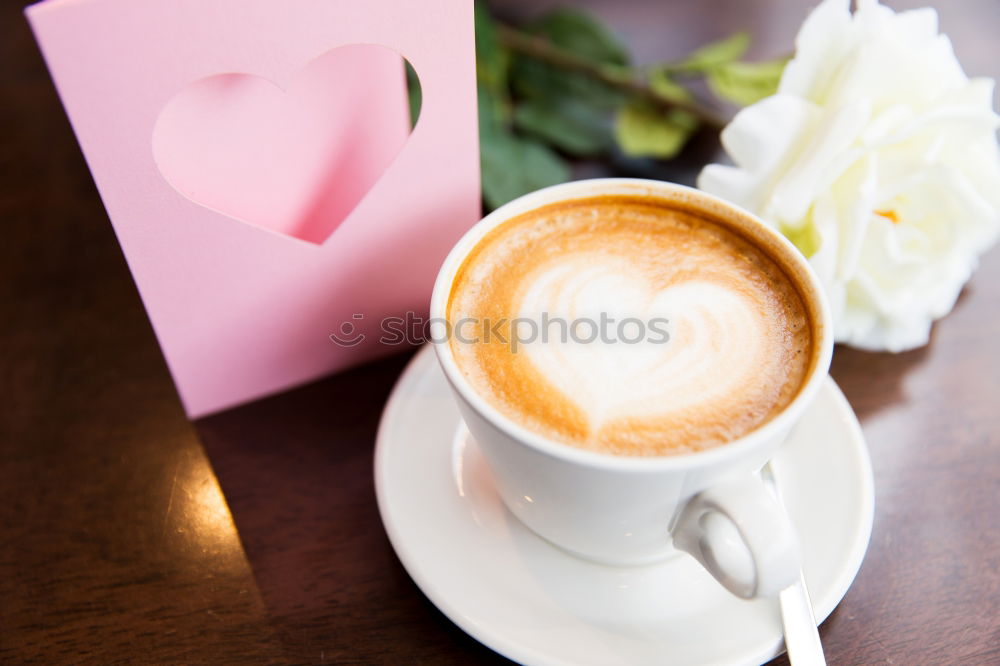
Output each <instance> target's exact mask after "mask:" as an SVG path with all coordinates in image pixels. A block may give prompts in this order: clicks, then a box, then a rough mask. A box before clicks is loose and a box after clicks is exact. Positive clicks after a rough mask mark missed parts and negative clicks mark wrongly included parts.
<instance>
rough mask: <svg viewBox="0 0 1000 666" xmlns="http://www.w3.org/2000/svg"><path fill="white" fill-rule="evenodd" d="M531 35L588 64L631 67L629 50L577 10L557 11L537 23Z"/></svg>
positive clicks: (561, 9) (600, 25) (533, 26)
mask: <svg viewBox="0 0 1000 666" xmlns="http://www.w3.org/2000/svg"><path fill="white" fill-rule="evenodd" d="M527 29H528V31H529V32H531V33H533V34H536V35H541V36H544V37H547V38H548V39H549V41H551V42H552V43H553V44H555V45H556V46H559V47H561V48H563V49H566V50H567V51H570V52H572V53H575V54H576V55H579V56H583V57H584V58H587V59H589V60H593V61H596V62H602V63H611V64H615V65H627V64H628V63H629V55H628V50H627V49H626V48H625V46H624V45H623V44H622V43H621V42H620V41H619V40H618V38H617V37H616V36H615V35H614V34H613V33H612V32H611V31H610V30H608V29H607V28H606V27H605V26H604V25H602V24H601V23H600V22H599V21H598V20H597V19H596V18H594V17H593V16H591V15H590V14H587V13H586V12H582V11H580V10H578V9H570V8H569V7H562V8H559V9H554V10H552V11H550V12H548V13H546V14H544V15H543V16H542V17H540V18H539V19H537V20H535V21H534V22H532V23H531V24H529V25H528V27H527Z"/></svg>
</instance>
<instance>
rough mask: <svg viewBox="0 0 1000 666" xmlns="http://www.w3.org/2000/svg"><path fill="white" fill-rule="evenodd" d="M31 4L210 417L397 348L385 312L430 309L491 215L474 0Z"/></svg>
mask: <svg viewBox="0 0 1000 666" xmlns="http://www.w3.org/2000/svg"><path fill="white" fill-rule="evenodd" d="M27 15H28V19H29V20H30V22H31V25H32V28H33V29H34V31H35V35H36V37H37V39H38V42H39V44H40V45H41V48H42V51H43V53H44V55H45V59H46V62H47V63H48V66H49V69H50V71H51V73H52V77H53V79H54V81H55V83H56V87H57V88H58V90H59V94H60V96H61V98H62V101H63V104H64V105H65V107H66V110H67V113H68V115H69V118H70V121H71V123H72V125H73V128H74V130H75V132H76V135H77V138H78V140H79V142H80V145H81V147H82V148H83V152H84V155H85V157H86V159H87V163H88V165H89V167H90V169H91V171H92V173H93V176H94V180H95V181H96V183H97V186H98V189H99V190H100V193H101V197H102V198H103V200H104V204H105V206H106V207H107V210H108V214H109V216H110V218H111V221H112V224H113V225H114V228H115V232H116V233H117V236H118V239H119V241H120V242H121V245H122V249H123V250H124V252H125V256H126V258H127V260H128V263H129V266H130V268H131V270H132V274H133V276H134V277H135V281H136V284H137V286H138V288H139V292H140V294H141V295H142V299H143V302H144V303H145V305H146V309H147V311H148V313H149V317H150V319H151V321H152V323H153V327H154V328H155V330H156V334H157V337H158V338H159V341H160V344H161V346H162V348H163V352H164V354H165V356H166V359H167V362H168V364H169V366H170V369H171V372H172V373H173V376H174V380H175V381H176V384H177V387H178V391H179V392H180V395H181V399H182V400H183V402H184V405H185V407H186V409H187V411H188V413H189V415H191V416H192V417H197V416H200V415H204V414H207V413H210V412H213V411H216V410H219V409H223V408H225V407H229V406H232V405H235V404H237V403H240V402H244V401H247V400H250V399H253V398H256V397H259V396H262V395H265V394H268V393H272V392H275V391H278V390H281V389H284V388H287V387H289V386H292V385H295V384H299V383H302V382H305V381H308V380H311V379H313V378H316V377H319V376H321V375H323V374H326V373H328V372H331V371H334V370H337V369H340V368H343V367H345V366H348V365H353V364H356V363H359V362H361V361H364V360H366V359H369V358H372V357H373V356H376V355H378V354H380V353H385V352H386V351H390V350H391V348H390V347H387V346H385V345H384V344H381V343H380V342H379V338H380V333H379V322H380V321H381V320H382V319H383V318H385V317H390V316H404V315H405V313H406V312H408V311H413V312H416V313H418V314H419V313H423V312H425V310H426V307H427V301H428V299H429V295H430V289H431V285H432V282H433V279H434V276H435V274H436V272H437V268H438V266H439V265H440V263H441V261H442V260H443V258H444V256H445V254H447V251H448V249H449V248H450V247H451V245H452V244H453V243H454V242H455V241H456V240H457V239H458V237H459V236H460V235H461V234H462V232H463V231H464V230H465V229H467V228H468V227H469V226H470V225H471V224H473V223H474V222H475V221H476V220H477V219H478V217H479V214H480V209H479V161H478V160H479V157H478V154H479V153H478V142H477V128H476V107H475V105H476V101H475V100H476V95H475V58H474V38H473V30H472V25H473V22H472V3H471V2H467V1H466V0H422V1H421V2H407V1H405V0H368V1H366V2H354V1H348V0H280V1H278V0H144V1H142V2H137V1H136V0H46V1H45V2H42V3H39V4H36V5H33V6H31V7H29V8H28V10H27ZM404 57H405V58H406V60H408V61H409V62H410V63H411V65H412V66H413V68H414V70H415V71H416V72H417V75H418V77H419V79H420V84H421V88H422V91H423V104H422V107H421V111H420V117H419V120H418V122H417V124H416V126H415V127H414V128H413V130H412V132H411V131H410V122H409V115H408V105H407V95H406V82H405V74H404V68H403V58H404ZM345 322H346V323H348V324H349V326H347V327H345V326H344V324H345ZM351 329H352V330H351ZM345 330H351V339H360V336H362V335H363V336H364V340H363V341H361V342H358V343H357V344H355V345H353V346H343V345H338V344H334V343H333V342H332V341H331V339H330V335H331V333H334V334H337V333H343V331H345Z"/></svg>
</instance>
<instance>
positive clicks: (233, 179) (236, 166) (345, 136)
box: [153, 44, 410, 243]
mask: <svg viewBox="0 0 1000 666" xmlns="http://www.w3.org/2000/svg"><path fill="white" fill-rule="evenodd" d="M403 62H404V61H403V58H402V57H401V56H400V55H399V54H398V53H396V52H395V51H392V50H390V49H388V48H385V47H383V46H377V45H374V44H352V45H349V46H342V47H339V48H336V49H333V50H331V51H329V52H327V53H325V54H324V55H322V56H320V57H318V58H316V59H315V60H313V61H311V62H310V63H309V64H308V65H307V66H306V67H305V68H303V69H302V70H300V71H299V72H298V73H297V74H296V75H295V76H294V77H293V78H292V80H291V81H290V82H289V83H288V85H287V87H286V88H285V89H282V88H281V87H279V86H278V85H277V84H276V83H274V82H272V81H269V80H267V79H265V78H262V77H259V76H256V75H253V74H241V73H233V74H218V75H215V76H210V77H207V78H204V79H200V80H198V81H195V82H194V83H191V84H190V85H188V86H186V87H185V88H184V89H183V90H181V91H180V92H179V93H178V94H177V95H175V96H174V97H173V98H172V99H171V100H170V102H168V103H167V105H166V106H165V107H164V108H163V110H162V111H161V112H160V115H159V117H158V118H157V121H156V125H155V127H154V129H153V157H154V159H155V161H156V164H157V166H158V167H159V169H160V173H161V174H162V175H163V177H164V178H165V179H166V180H167V182H168V183H170V185H171V186H173V188H174V189H176V190H177V191H178V192H180V193H181V194H182V195H184V196H185V197H187V198H188V199H190V200H192V201H194V202H196V203H198V204H201V205H202V206H205V207H206V208H209V209H212V210H214V211H217V212H219V213H222V214H224V215H227V216H229V217H232V218H235V219H237V220H240V221H242V222H246V223H248V224H252V225H255V226H257V227H261V228H264V229H268V230H270V231H273V232H276V233H279V234H283V235H286V236H292V237H295V238H298V239H301V240H304V241H309V242H311V243H323V242H324V241H325V240H326V239H327V238H329V237H330V235H331V234H332V233H333V232H334V231H336V229H337V228H338V227H339V226H340V224H341V223H342V222H343V221H344V220H345V219H346V218H347V217H348V216H349V215H350V213H351V211H353V210H354V209H355V207H357V205H358V204H359V203H360V202H361V200H362V199H364V197H365V195H366V194H367V193H368V192H369V191H370V190H371V189H372V187H374V185H375V183H376V182H378V180H379V178H381V176H382V174H383V173H384V172H385V170H386V169H387V168H388V167H389V165H390V164H392V162H393V161H394V160H395V159H396V156H397V155H398V154H399V152H400V150H401V149H402V147H403V145H404V144H405V143H406V140H407V139H408V138H409V135H410V118H409V105H408V102H407V95H406V85H405V74H404V68H403Z"/></svg>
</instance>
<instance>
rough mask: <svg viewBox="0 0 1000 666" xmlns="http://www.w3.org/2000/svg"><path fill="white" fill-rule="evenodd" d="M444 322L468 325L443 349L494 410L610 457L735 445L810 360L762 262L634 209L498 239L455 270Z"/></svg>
mask: <svg viewBox="0 0 1000 666" xmlns="http://www.w3.org/2000/svg"><path fill="white" fill-rule="evenodd" d="M448 313H449V320H451V321H452V322H456V321H458V320H459V319H463V318H465V319H466V320H467V321H468V320H471V321H472V324H470V326H468V327H466V333H467V334H468V333H469V332H471V331H473V330H474V331H475V335H472V336H469V335H466V336H465V340H466V341H465V342H462V341H457V340H455V339H452V341H451V342H450V344H451V347H452V349H453V351H454V353H455V357H456V359H457V360H458V363H459V367H460V368H461V370H462V371H463V373H464V374H465V376H466V377H467V378H468V379H469V380H470V382H471V383H472V384H473V386H474V387H475V388H476V390H477V391H479V392H480V393H481V394H483V395H484V397H486V398H487V399H488V400H489V401H490V402H492V403H493V404H494V405H495V406H496V407H497V408H498V409H500V411H502V412H504V413H505V414H507V415H508V416H509V417H511V418H512V419H514V420H515V421H518V422H520V423H522V424H523V425H525V426H527V427H529V428H532V429H535V430H537V431H539V432H541V433H542V434H545V435H547V436H550V437H552V438H555V439H557V440H560V441H563V442H565V443H568V444H572V445H576V446H580V447H583V448H588V449H593V450H597V451H603V452H608V453H615V454H622V455H666V454H670V453H677V452H683V451H694V450H700V449H703V448H706V447H710V446H714V445H718V444H720V443H723V442H726V441H730V440H732V439H734V438H736V437H739V436H741V435H742V434H744V433H746V432H747V431H749V430H751V429H753V428H755V427H757V426H758V425H760V424H761V423H764V422H766V421H767V420H768V419H769V418H770V417H771V416H772V415H773V414H774V413H775V412H776V411H778V410H780V409H781V408H782V407H784V405H786V404H787V403H788V402H789V401H790V400H791V399H792V398H793V397H794V395H795V393H796V392H797V390H798V388H799V386H800V385H801V383H802V381H803V379H804V377H805V374H806V372H807V370H808V365H809V362H810V359H811V357H812V352H811V349H812V334H811V328H810V321H809V313H808V312H807V309H806V307H805V305H804V304H803V301H802V298H801V296H800V295H799V293H798V291H797V290H796V288H795V285H794V284H793V283H791V281H790V280H789V279H788V278H787V276H786V275H785V274H784V272H783V271H782V270H781V268H780V266H778V265H777V264H776V263H775V262H774V260H772V259H771V258H770V257H769V256H768V255H767V254H766V253H764V252H763V251H762V250H760V249H759V248H757V247H756V246H754V245H752V244H751V243H749V242H748V241H747V240H745V239H743V238H742V237H740V236H738V235H737V234H735V233H733V232H731V231H729V230H728V229H726V228H725V227H723V226H722V225H720V224H717V223H714V222H712V221H710V220H706V219H702V218H699V217H698V216H696V215H694V214H692V213H689V212H685V211H682V210H676V209H672V208H670V207H666V206H663V205H651V204H650V203H648V202H646V200H642V199H639V200H632V199H625V198H623V197H601V198H597V199H586V200H580V201H577V202H571V203H570V204H560V205H556V206H550V207H547V208H542V209H539V210H537V211H534V212H533V213H530V214H528V215H526V216H522V217H521V218H515V219H514V220H510V221H508V222H506V223H504V224H502V225H501V226H500V227H498V228H497V229H495V230H494V231H493V232H491V234H489V235H488V236H487V237H486V238H485V239H483V241H481V242H480V245H479V246H478V247H477V248H476V251H474V252H473V253H472V254H471V255H470V257H469V258H468V259H467V261H466V264H465V265H464V266H463V267H462V269H461V270H460V272H459V275H458V276H457V278H456V281H455V285H454V288H453V291H452V297H451V301H450V303H449V309H448ZM501 321H507V322H508V323H507V324H504V325H501V326H499V327H497V325H496V322H501ZM487 329H489V330H487ZM487 333H490V334H491V335H489V336H487V335H486V334H487ZM498 334H499V335H498ZM473 339H475V340H476V341H472V340H473Z"/></svg>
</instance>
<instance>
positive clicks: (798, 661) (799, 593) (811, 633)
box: [761, 463, 826, 666]
mask: <svg viewBox="0 0 1000 666" xmlns="http://www.w3.org/2000/svg"><path fill="white" fill-rule="evenodd" d="M761 477H763V479H764V481H765V482H767V483H768V485H770V486H771V489H772V490H773V491H774V494H775V495H776V496H777V497H778V500H779V501H780V500H781V490H780V489H779V488H778V483H777V481H776V480H775V478H774V469H773V467H772V463H768V464H767V465H764V469H762V470H761ZM778 601H779V603H780V604H781V624H782V625H783V626H784V629H785V649H786V650H787V651H788V660H789V661H790V662H791V663H792V665H793V666H826V658H825V657H824V656H823V644H822V643H821V642H820V640H819V629H818V628H817V627H816V616H815V615H813V609H812V602H811V601H810V600H809V590H808V589H807V588H806V579H805V576H804V575H802V572H801V571H799V579H798V580H797V581H796V582H795V583H793V584H791V585H789V586H788V587H786V588H785V589H784V590H782V591H781V593H780V594H779V595H778Z"/></svg>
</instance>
